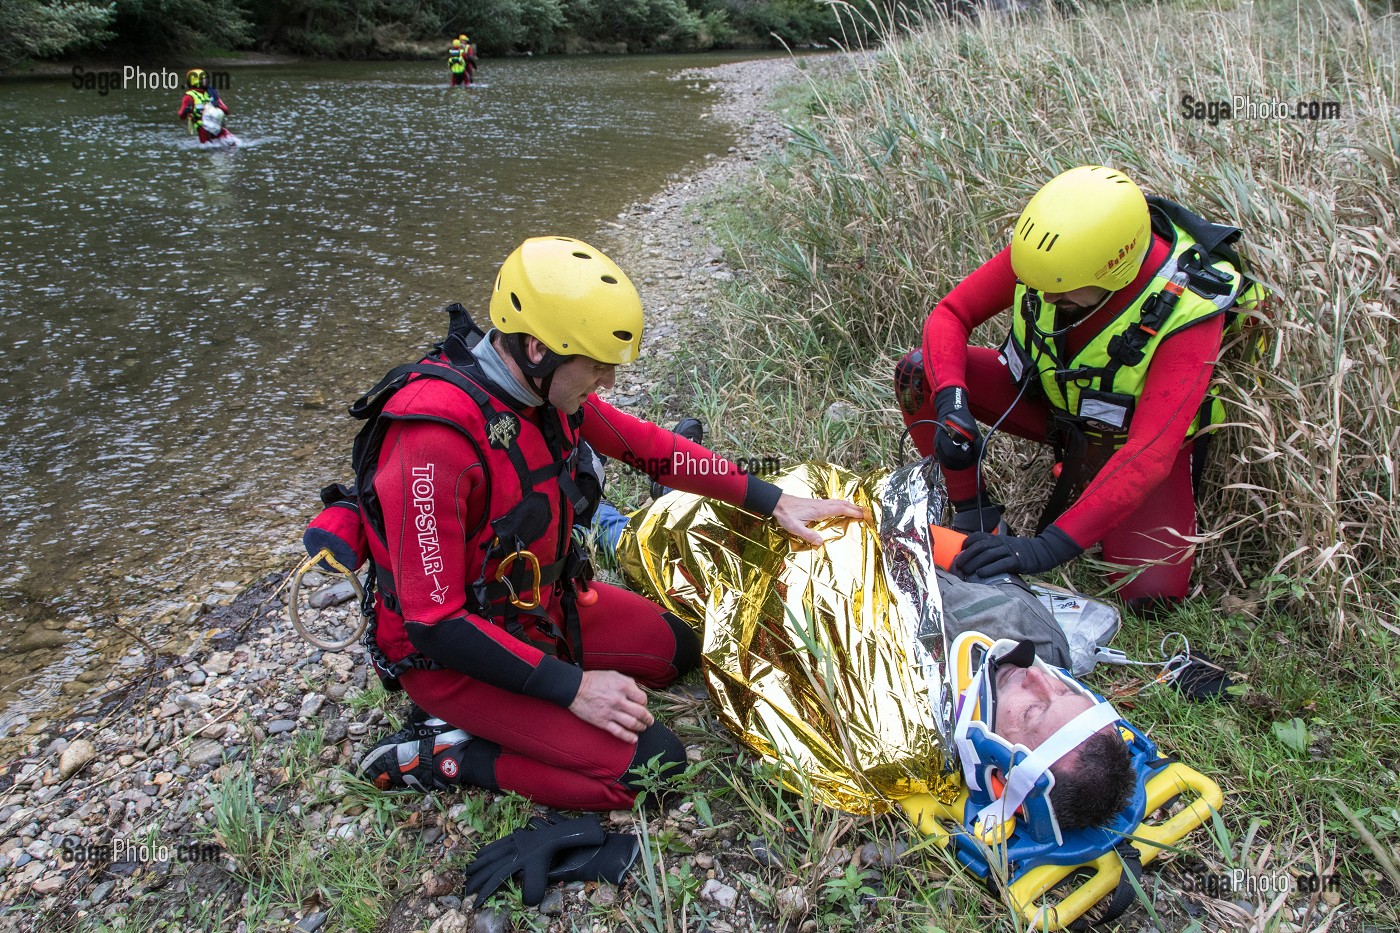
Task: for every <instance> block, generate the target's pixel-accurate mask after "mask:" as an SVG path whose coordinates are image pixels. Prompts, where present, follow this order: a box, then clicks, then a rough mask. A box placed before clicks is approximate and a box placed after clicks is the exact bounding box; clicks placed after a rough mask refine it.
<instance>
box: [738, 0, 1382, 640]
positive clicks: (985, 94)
mask: <svg viewBox="0 0 1400 933" xmlns="http://www.w3.org/2000/svg"><path fill="white" fill-rule="evenodd" d="M1398 28H1400V27H1398V24H1397V18H1396V17H1394V16H1391V17H1385V18H1373V17H1371V16H1370V15H1369V14H1368V13H1367V11H1366V9H1365V8H1364V7H1361V6H1358V5H1355V4H1347V3H1332V2H1327V0H1300V2H1298V3H1296V4H1250V3H1241V4H1223V5H1218V6H1215V5H1213V6H1211V7H1209V8H1202V7H1200V6H1198V5H1195V6H1192V7H1191V8H1186V7H1182V6H1179V5H1147V6H1134V7H1131V8H1116V9H1100V10H1094V11H1088V12H1084V13H1082V14H1080V15H1071V16H1065V15H1059V14H1054V13H1042V14H1036V15H1026V16H1021V17H1011V16H997V15H989V16H987V17H984V18H983V19H982V20H981V21H980V22H966V21H944V22H936V23H932V24H929V25H927V26H926V27H924V28H923V29H922V30H921V31H919V32H917V33H916V34H914V35H912V36H907V37H905V38H903V39H900V40H898V41H893V42H892V43H891V44H890V46H889V47H888V49H887V50H886V51H885V52H883V53H881V54H879V55H878V56H875V57H873V58H866V59H853V62H854V64H853V65H852V68H851V73H850V74H849V75H848V76H847V77H846V78H845V79H842V80H838V81H830V82H826V81H818V80H817V79H814V80H813V84H812V88H811V91H812V97H811V100H810V103H809V105H808V106H809V108H810V114H809V117H808V118H803V119H797V120H795V121H794V128H793V133H794V138H793V141H792V143H791V144H790V145H789V146H788V148H787V150H786V151H785V153H784V154H783V155H782V156H781V157H780V158H779V159H777V160H776V161H775V162H774V163H772V164H771V165H769V166H767V168H766V169H765V170H764V171H763V173H762V175H761V179H760V181H759V182H757V183H756V184H755V185H754V187H753V189H752V190H751V191H749V192H747V193H746V195H745V198H744V205H745V207H744V211H743V213H742V214H738V213H734V214H731V215H730V217H729V220H728V226H727V236H728V237H729V243H730V246H731V247H732V251H733V252H734V253H735V254H736V255H737V256H738V257H739V261H740V262H741V264H742V265H743V268H744V274H743V275H742V276H741V278H740V281H739V285H738V287H737V288H736V289H735V290H734V292H733V294H732V295H731V296H730V301H729V304H728V306H727V307H726V308H725V310H724V312H723V313H722V315H721V318H722V320H721V321H720V322H719V327H720V330H721V332H722V340H721V341H720V342H719V343H718V344H717V346H720V347H723V348H724V349H723V351H722V353H721V352H719V351H716V355H719V356H723V357H724V359H722V360H720V361H718V363H719V366H720V369H719V371H718V372H719V374H720V376H721V377H722V378H723V379H727V380H729V381H730V382H731V383H732V384H733V385H734V386H735V387H736V388H737V389H738V390H739V391H737V392H735V393H732V394H729V400H728V401H726V402H725V404H726V406H727V407H728V408H729V410H730V411H733V412H734V413H735V414H738V415H743V416H746V420H747V421H748V423H749V424H750V425H751V426H752V434H751V437H750V438H749V442H750V444H751V445H753V446H754V447H755V449H757V448H760V447H762V448H763V449H772V448H775V447H776V448H777V449H782V450H787V451H789V452H791V453H792V454H800V455H804V456H805V455H809V454H812V453H816V454H820V455H825V456H830V457H834V458H836V459H840V460H843V461H845V462H848V463H852V464H859V463H861V462H877V461H884V462H887V463H888V462H890V461H892V460H893V459H895V457H896V453H895V448H894V438H896V437H897V436H898V433H899V428H900V427H902V425H901V424H900V421H899V417H898V414H897V412H896V410H895V408H894V405H893V398H892V392H891V389H890V375H891V372H892V369H893V365H894V362H895V361H896V360H897V359H898V357H899V356H900V355H901V354H903V353H904V352H905V351H906V350H907V349H909V348H911V347H914V346H917V344H918V340H919V334H920V329H921V326H922V323H923V321H924V319H925V317H926V315H927V313H928V312H929V310H930V309H931V308H932V306H933V305H934V304H935V303H936V302H937V300H938V299H939V298H940V297H941V296H942V295H943V294H945V293H946V292H947V291H948V289H949V288H950V287H951V286H953V285H954V284H956V282H957V281H958V280H959V279H961V277H962V276H964V275H965V274H967V273H968V272H970V271H972V270H973V269H974V268H975V267H976V266H977V265H978V264H980V263H981V262H982V261H984V260H985V259H986V258H988V257H990V256H991V255H993V254H994V253H995V252H996V251H997V250H998V249H1000V248H1001V247H1002V246H1003V245H1004V244H1005V243H1006V241H1007V233H1008V229H1009V225H1010V223H1011V221H1012V220H1013V219H1014V217H1015V216H1016V214H1017V213H1018V212H1019V210H1020V208H1021V207H1022V206H1023V205H1024V203H1025V202H1026V200H1027V199H1028V198H1029V197H1030V196H1031V194H1032V193H1033V192H1034V191H1035V190H1036V189H1037V188H1038V187H1039V186H1040V185H1041V184H1043V183H1044V182H1045V181H1046V180H1048V179H1049V178H1051V177H1052V176H1054V175H1055V174H1057V173H1058V172H1061V171H1063V170H1065V169H1068V168H1071V167H1073V166H1075V165H1079V164H1084V163H1101V164H1107V165H1112V166H1115V167H1118V168H1120V169H1121V170H1123V171H1124V172H1126V173H1127V174H1129V175H1130V176H1131V177H1133V178H1134V179H1136V180H1137V181H1138V182H1139V184H1141V185H1142V186H1143V187H1144V188H1145V189H1146V190H1148V191H1150V192H1153V193H1157V194H1161V195H1163V196H1166V197H1168V198H1171V199H1173V200H1176V201H1179V202H1181V203H1183V204H1185V205H1187V206H1189V207H1192V208H1194V209H1195V210H1197V211H1198V212H1200V213H1202V214H1204V215H1206V216H1208V217H1210V218H1211V219H1214V220H1217V221H1230V222H1233V223H1236V224H1238V225H1239V226H1241V227H1243V228H1244V229H1245V231H1246V239H1245V245H1244V252H1245V254H1246V256H1247V259H1248V261H1249V263H1250V266H1251V271H1252V273H1253V274H1254V275H1255V276H1256V277H1257V278H1259V279H1260V280H1262V281H1264V282H1266V283H1268V284H1269V285H1270V287H1271V288H1272V289H1273V290H1274V291H1275V292H1276V294H1277V300H1276V301H1275V302H1274V306H1273V308H1272V309H1271V311H1270V312H1269V320H1268V321H1267V322H1265V323H1263V324H1262V325H1261V327H1263V328H1264V329H1266V330H1267V332H1268V335H1269V341H1270V342H1269V345H1268V348H1267V351H1266V352H1265V354H1264V355H1263V356H1262V357H1260V358H1258V359H1257V360H1255V361H1253V362H1250V361H1248V360H1246V359H1244V358H1243V357H1244V354H1242V353H1239V352H1234V351H1231V350H1229V349H1227V351H1226V352H1225V354H1224V359H1223V361H1222V364H1221V365H1220V366H1219V367H1217V374H1218V382H1219V384H1220V390H1221V392H1222V396H1223V397H1224V398H1225V400H1226V401H1227V403H1228V409H1229V411H1230V415H1231V417H1230V424H1229V425H1228V427H1226V428H1224V429H1223V430H1221V431H1219V432H1218V433H1217V435H1216V443H1215V451H1214V453H1213V455H1212V457H1213V466H1212V469H1211V470H1210V472H1209V473H1208V477H1207V479H1208V487H1207V489H1205V490H1204V491H1203V495H1202V513H1203V518H1204V522H1203V529H1202V531H1203V540H1202V541H1201V544H1200V552H1199V558H1198V567H1199V568H1200V569H1199V571H1198V574H1197V579H1198V580H1200V581H1201V582H1202V583H1203V584H1204V585H1206V586H1208V587H1210V588H1211V589H1212V590H1213V591H1216V592H1218V591H1220V590H1222V589H1230V588H1233V589H1235V590H1240V589H1242V588H1243V587H1245V586H1249V587H1252V588H1254V589H1255V591H1256V592H1265V593H1268V592H1279V591H1293V592H1294V593H1299V592H1302V593H1306V594H1307V598H1308V600H1310V601H1313V600H1315V610H1313V611H1315V612H1316V614H1317V619H1318V621H1319V622H1320V623H1323V624H1327V625H1330V626H1331V627H1332V629H1333V634H1334V636H1337V637H1340V636H1342V635H1343V634H1344V633H1345V632H1346V630H1347V629H1348V627H1349V625H1350V624H1351V622H1352V621H1354V620H1355V619H1356V618H1357V616H1358V614H1365V615H1368V616H1370V617H1373V618H1375V619H1377V620H1378V621H1379V622H1380V624H1382V625H1385V626H1387V627H1390V628H1391V629H1392V630H1393V631H1400V627H1397V621H1398V620H1400V559H1397V535H1400V506H1397V503H1396V483H1397V479H1396V460H1397V456H1400V397H1397V366H1398V365H1400V364H1397V346H1400V320H1398V319H1397V313H1398V312H1400V276H1397V252H1400V109H1397V108H1400V93H1397V91H1400V82H1398V80H1397V54H1396V50H1397V31H1398ZM814 71H815V69H814ZM1184 94H1190V95H1191V96H1192V97H1194V98H1196V99H1197V100H1205V101H1230V100H1232V98H1233V97H1235V96H1236V95H1243V96H1248V97H1250V98H1252V99H1254V100H1255V101H1256V102H1257V101H1260V100H1262V99H1265V98H1270V99H1280V100H1284V101H1288V102H1290V103H1291V102H1295V101H1299V100H1302V101H1319V102H1326V101H1337V102H1338V103H1339V104H1340V115H1339V116H1338V118H1336V119H1330V120H1306V119H1304V120H1300V119H1267V120H1257V119H1254V120H1251V119H1229V120H1222V121H1220V122H1218V123H1217V124H1216V125H1210V123H1208V122H1204V121H1197V120H1192V119H1187V118H1186V117H1185V116H1183V114H1182V96H1183V95H1184ZM1086 207H1090V206H1088V205H1086ZM1005 328H1006V320H1005V317H1003V318H1000V319H998V320H997V321H994V322H991V323H989V324H988V325H984V327H983V328H982V329H981V330H980V331H979V332H978V333H977V334H976V335H975V340H976V341H977V342H980V343H983V344H986V345H994V344H995V343H997V342H998V341H999V338H1000V337H1001V336H1002V335H1003V334H1004V332H1005ZM837 399H844V400H846V401H847V402H848V403H851V404H850V405H848V406H846V407H845V409H844V412H845V414H844V415H843V416H842V417H840V418H832V417H829V415H830V414H831V412H827V415H828V417H823V412H824V411H825V410H826V406H827V404H828V403H830V402H832V401H834V400H837ZM852 408H853V409H854V412H855V414H854V415H851V414H850V411H851V410H852ZM765 445H766V446H765ZM778 445H781V446H778ZM1029 456H1031V455H1030V454H1028V453H1027V452H1026V450H1025V449H1024V448H1021V447H1018V446H1016V445H1013V444H1009V443H1006V442H997V444H996V445H995V446H994V452H993V454H992V462H991V463H990V464H989V469H990V471H991V474H992V476H993V479H994V481H995V482H996V483H997V488H998V491H999V492H1001V493H1002V494H1003V495H1005V496H1006V497H1007V498H1008V499H1009V500H1010V501H1011V502H1013V503H1028V502H1029V501H1031V500H1032V499H1036V498H1043V495H1044V489H1045V486H1044V481H1043V477H1038V473H1039V471H1040V470H1041V469H1043V468H1045V467H1046V466H1048V464H1043V465H1042V467H1036V468H1030V469H1028V468H1027V463H1026V462H1025V461H1026V458H1027V457H1029ZM1028 475H1031V476H1032V478H1031V479H1027V478H1026V477H1027V476H1028Z"/></svg>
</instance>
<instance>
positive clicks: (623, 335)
mask: <svg viewBox="0 0 1400 933" xmlns="http://www.w3.org/2000/svg"><path fill="white" fill-rule="evenodd" d="M613 336H614V337H616V338H617V339H618V340H626V341H629V342H630V341H631V339H632V332H631V331H630V330H615V331H613Z"/></svg>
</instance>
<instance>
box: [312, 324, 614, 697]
mask: <svg viewBox="0 0 1400 933" xmlns="http://www.w3.org/2000/svg"><path fill="white" fill-rule="evenodd" d="M447 311H448V314H449V315H450V316H451V325H450V328H449V332H448V336H447V338H446V339H445V340H443V341H442V342H440V343H438V344H436V345H435V346H434V347H433V349H432V351H431V352H430V353H429V354H428V356H427V357H426V358H425V359H424V360H423V361H422V362H419V363H410V364H404V365H401V366H397V367H395V368H394V369H392V370H390V371H389V372H388V373H387V374H386V375H385V376H384V378H383V379H381V380H380V381H379V382H378V384H376V385H375V386H374V388H372V389H370V390H369V391H368V392H366V393H365V394H364V395H362V396H361V397H360V398H359V399H357V400H356V401H355V403H354V404H352V405H351V406H350V409H349V411H350V414H351V416H352V417H354V418H356V419H358V420H361V421H364V422H365V424H364V426H363V427H362V428H361V429H360V431H359V433H358V434H357V435H356V437H355V443H354V449H353V453H352V456H351V463H352V465H353V467H354V470H355V478H356V479H355V486H353V487H350V486H346V485H344V484H341V483H335V484H332V485H330V486H327V487H326V488H325V489H323V490H322V491H321V501H322V503H323V505H324V506H325V508H324V509H323V510H322V511H321V513H320V514H319V515H317V516H316V518H315V519H314V520H312V522H311V523H310V525H309V526H308V528H307V530H306V533H305V534H304V535H303V539H302V541H303V544H304V545H305V547H306V550H307V554H308V558H307V560H306V561H304V562H303V563H302V565H301V566H300V567H299V568H298V569H297V571H296V573H295V576H294V578H293V584H292V586H293V589H292V594H291V596H292V598H291V601H290V603H289V606H290V609H289V613H290V615H291V618H292V622H293V624H294V625H295V626H296V628H297V631H298V632H300V633H301V634H302V635H303V637H305V638H306V639H307V640H308V641H310V642H311V643H312V644H315V645H317V646H318V647H322V648H332V649H334V648H343V647H346V646H347V645H349V644H351V643H352V642H353V641H354V640H355V638H356V637H359V635H360V633H361V632H363V637H362V639H361V640H362V643H363V645H364V648H365V652H366V655H367V656H368V657H369V659H370V662H371V664H373V666H374V670H375V673H376V674H378V675H379V678H380V680H381V681H383V683H384V685H385V687H386V688H387V689H389V690H398V689H401V687H400V685H399V677H400V675H402V674H403V673H404V672H406V671H409V670H431V669H435V668H438V667H441V665H439V664H438V663H437V662H435V661H433V660H432V659H431V658H428V657H426V656H424V655H423V654H422V653H421V652H413V653H411V654H409V655H408V656H406V657H404V658H402V659H400V660H399V661H396V662H390V661H389V659H388V657H387V656H386V655H385V654H384V652H383V650H382V649H381V648H380V647H379V644H378V642H377V640H376V636H377V634H378V625H377V620H376V615H375V601H376V594H377V596H378V599H379V600H380V601H382V603H383V604H384V606H385V608H387V609H389V610H390V611H391V612H393V613H395V614H397V615H400V616H402V609H401V606H400V603H399V599H398V595H397V587H396V586H395V584H394V579H393V576H392V574H391V573H390V572H389V570H388V568H386V567H383V566H381V565H379V564H378V563H377V562H376V561H374V560H373V559H372V557H371V556H370V549H369V540H368V537H367V531H372V532H373V533H374V534H375V535H377V536H378V538H379V540H381V541H383V540H385V532H384V518H383V513H382V510H381V508H380V505H379V500H378V497H377V496H376V495H375V493H374V478H375V470H376V469H377V466H378V462H379V454H380V450H381V448H382V447H383V442H384V437H385V434H386V433H387V432H388V429H389V426H390V424H391V423H392V421H393V419H392V418H385V417H381V416H382V415H383V413H384V408H385V406H386V405H387V404H388V402H389V400H390V399H391V398H392V397H393V396H394V394H395V393H397V392H398V391H399V390H400V389H402V388H404V387H405V386H406V385H408V383H409V382H410V381H411V380H413V379H415V378H429V379H439V380H442V381H444V382H447V383H450V384H451V385H453V386H454V387H456V388H457V389H459V390H460V391H461V392H463V393H464V394H465V395H466V396H467V397H468V398H470V399H471V400H472V402H473V403H474V404H475V405H476V406H477V408H478V409H480V412H481V415H482V417H483V419H484V421H485V424H486V425H487V433H488V438H487V439H488V441H489V443H490V444H491V446H492V447H495V448H496V449H498V450H503V451H504V453H505V454H506V457H507V458H508V459H509V461H510V463H511V465H512V467H513V468H514V470H515V474H516V477H517V479H518V480H519V482H520V488H521V498H520V501H519V502H517V503H516V504H515V505H514V506H513V507H512V508H511V509H509V510H508V511H507V512H506V513H505V514H504V515H502V516H500V517H499V518H496V519H494V520H492V521H491V522H490V524H491V529H492V532H493V537H492V539H491V544H490V546H489V548H488V549H487V551H486V554H485V556H484V559H483V562H482V568H481V572H480V574H479V575H478V577H477V579H476V581H475V582H474V583H472V584H471V585H470V587H469V588H468V593H467V609H468V611H470V612H472V613H474V614H477V615H481V616H484V617H486V618H488V619H500V620H502V622H503V625H504V628H505V629H506V631H508V632H510V633H511V634H512V635H514V636H515V637H516V638H519V639H520V640H522V641H529V642H530V643H531V644H534V645H536V646H537V647H540V648H542V649H543V650H546V651H549V652H550V653H556V652H555V651H553V650H551V647H552V646H549V645H544V644H541V643H540V642H538V641H536V640H533V639H530V638H529V637H528V636H527V634H526V631H525V627H524V624H523V621H524V617H527V616H532V617H534V619H535V626H536V628H537V629H539V630H541V631H543V632H544V633H545V634H546V635H548V636H550V637H552V638H555V639H559V640H562V641H563V642H565V644H566V645H567V649H568V652H569V654H570V656H571V657H572V659H573V660H574V661H575V662H577V661H579V660H580V659H581V658H582V657H583V640H582V632H581V629H580V625H579V621H578V610H577V605H578V604H582V605H585V606H587V605H590V604H591V603H592V602H593V601H595V600H596V599H597V594H596V593H594V592H593V591H592V590H591V589H589V586H588V584H589V582H590V581H591V580H592V579H593V567H592V564H591V563H590V562H589V560H588V558H587V557H586V556H585V555H584V553H583V551H582V550H581V549H580V547H579V546H578V544H577V543H576V542H574V541H573V540H572V536H571V535H570V534H569V528H568V523H567V522H566V521H565V515H564V514H563V512H562V509H561V514H560V515H559V525H560V541H559V552H560V553H562V555H563V556H561V557H560V558H559V559H557V560H555V561H552V562H550V563H547V564H542V563H541V562H540V559H539V557H538V556H537V555H536V554H534V553H533V552H532V551H530V550H528V549H527V547H526V545H527V544H528V543H529V542H532V541H535V540H537V539H538V538H539V537H540V536H541V535H543V534H544V532H545V531H546V530H547V529H548V526H549V523H550V521H551V519H552V518H553V510H552V508H551V505H550V503H549V499H548V497H547V496H546V495H545V493H544V492H542V491H540V490H537V489H536V487H537V486H539V485H540V484H542V483H545V482H548V481H551V480H552V481H553V482H554V483H555V484H556V485H557V486H558V488H559V491H560V495H561V498H562V499H563V500H567V503H568V505H569V506H571V507H572V511H573V512H574V514H575V515H577V514H579V513H581V512H585V511H587V510H588V509H589V508H590V507H591V506H592V505H593V504H594V503H593V502H592V500H591V498H590V496H589V495H588V494H587V493H585V492H584V491H583V490H582V489H581V488H580V486H579V484H578V483H577V482H576V481H575V470H576V467H577V460H578V449H577V446H576V444H575V443H574V440H573V439H571V438H570V437H568V436H566V435H565V432H564V431H563V429H562V427H561V424H560V418H559V416H558V414H557V412H556V411H555V410H554V409H553V408H552V407H549V406H548V403H546V410H545V411H544V412H543V417H542V418H541V419H540V421H541V426H542V428H541V433H542V435H543V437H544V441H545V445H546V447H547V449H548V451H549V456H550V462H549V463H547V464H545V465H543V466H540V467H536V468H534V469H530V467H529V466H528V465H527V463H526V461H525V456H524V453H523V452H522V451H521V449H520V446H519V444H518V443H517V438H518V436H519V432H520V425H519V420H518V418H519V416H518V414H517V413H515V412H514V411H507V410H503V409H502V408H500V407H497V405H495V404H493V401H501V400H500V399H499V398H497V397H494V396H493V395H492V394H491V393H489V392H488V391H487V390H486V389H485V388H483V387H482V383H485V384H487V385H490V384H491V383H490V381H489V380H488V379H487V377H486V376H485V374H484V373H483V372H482V370H481V368H480V365H479V364H478V363H477V362H476V359H475V357H474V356H473V354H472V349H473V348H474V347H475V346H476V345H477V343H479V342H480V341H481V340H482V339H483V338H484V337H485V334H483V333H482V332H481V330H480V329H479V328H478V327H477V326H476V325H475V324H474V323H473V322H472V321H471V318H470V316H469V315H468V314H467V311H466V309H465V308H463V307H462V306H461V305H460V304H453V305H451V306H450V307H448V308H447ZM505 404H506V405H508V406H509V407H510V408H513V407H514V406H510V403H509V402H506V403H505ZM582 420H583V414H582V412H581V411H580V412H577V413H575V414H574V415H571V416H569V419H568V424H569V427H570V429H571V432H572V433H573V435H574V438H576V437H577V432H578V429H579V427H580V426H581V424H582ZM560 504H561V506H562V505H563V502H562V501H561V503H560ZM497 559H499V561H500V562H499V564H498V565H497V567H496V570H495V573H494V574H490V575H489V578H488V574H487V572H486V568H487V567H488V566H489V565H490V563H491V562H492V561H493V560H497ZM366 561H368V562H369V570H368V573H367V575H366V578H365V582H364V584H363V585H360V582H359V578H358V577H357V576H356V575H355V573H354V571H355V570H357V569H358V568H359V567H361V566H362V565H363V564H364V563H365V562H366ZM312 567H318V568H320V569H325V570H331V571H336V572H340V573H346V574H347V575H349V576H351V577H353V578H354V585H355V588H356V591H357V595H358V596H359V597H360V613H361V615H362V617H363V619H362V622H361V625H360V628H359V629H357V631H356V633H355V634H353V635H352V636H351V637H350V638H349V639H347V640H345V641H343V642H340V643H329V642H325V641H323V640H318V639H316V638H314V637H313V636H312V635H310V634H309V633H308V632H307V631H306V628H305V627H304V626H303V625H302V624H301V622H300V619H299V617H298V614H297V612H296V604H297V599H296V596H297V591H298V589H299V585H300V580H301V576H302V574H303V573H305V572H306V571H307V570H310V569H311V568H312ZM556 585H558V586H561V587H562V590H563V591H562V593H561V596H560V603H561V605H562V607H563V610H564V623H565V631H563V632H560V631H559V630H558V627H557V626H556V625H555V624H554V622H553V621H552V620H551V619H550V618H549V616H548V615H547V614H546V612H545V610H544V609H543V608H542V604H543V595H542V594H543V592H544V588H545V587H549V586H556Z"/></svg>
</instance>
